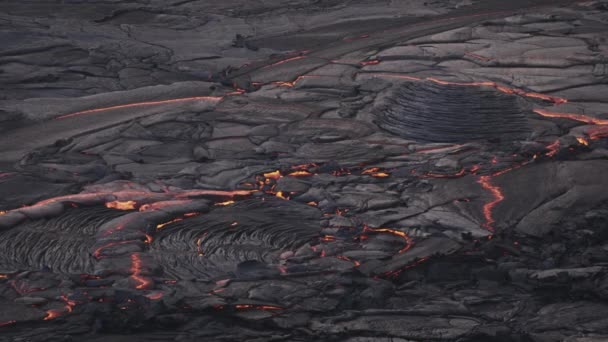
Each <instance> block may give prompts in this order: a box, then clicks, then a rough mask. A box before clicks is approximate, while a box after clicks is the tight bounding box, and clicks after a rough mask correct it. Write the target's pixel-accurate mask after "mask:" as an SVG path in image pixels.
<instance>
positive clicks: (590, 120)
mask: <svg viewBox="0 0 608 342" xmlns="http://www.w3.org/2000/svg"><path fill="white" fill-rule="evenodd" d="M534 113H536V114H538V115H542V116H544V117H547V118H560V119H570V120H575V121H579V122H584V123H586V124H589V125H608V120H603V119H597V118H594V117H591V116H587V115H583V114H574V113H557V112H550V111H548V110H544V109H535V110H534Z"/></svg>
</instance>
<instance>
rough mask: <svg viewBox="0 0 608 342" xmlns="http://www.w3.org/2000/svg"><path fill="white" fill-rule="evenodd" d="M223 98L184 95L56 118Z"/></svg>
mask: <svg viewBox="0 0 608 342" xmlns="http://www.w3.org/2000/svg"><path fill="white" fill-rule="evenodd" d="M223 98H224V97H223V96H193V97H182V98H178V99H169V100H159V101H144V102H135V103H127V104H123V105H116V106H110V107H103V108H95V109H88V110H82V111H79V112H74V113H69V114H64V115H60V116H58V117H56V118H55V119H67V118H71V117H74V116H79V115H85V114H93V113H99V112H106V111H111V110H116V109H126V108H135V107H146V106H158V105H164V104H173V103H181V102H196V101H211V102H219V101H221V100H222V99H223Z"/></svg>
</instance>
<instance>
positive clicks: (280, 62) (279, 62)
mask: <svg viewBox="0 0 608 342" xmlns="http://www.w3.org/2000/svg"><path fill="white" fill-rule="evenodd" d="M304 58H306V56H296V57H291V58H287V59H284V60H282V61H278V62H276V63H272V64H269V65H267V66H265V67H263V68H262V69H267V68H272V67H275V66H277V65H281V64H285V63H288V62H292V61H297V60H299V59H304Z"/></svg>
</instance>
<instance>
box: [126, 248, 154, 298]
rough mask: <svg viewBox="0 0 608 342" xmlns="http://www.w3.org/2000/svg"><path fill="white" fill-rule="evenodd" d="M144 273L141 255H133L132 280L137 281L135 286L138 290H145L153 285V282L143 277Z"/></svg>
mask: <svg viewBox="0 0 608 342" xmlns="http://www.w3.org/2000/svg"><path fill="white" fill-rule="evenodd" d="M141 273H142V262H141V258H140V256H139V254H137V253H133V254H131V279H133V280H134V281H135V283H136V284H137V285H136V286H135V288H136V289H138V290H143V289H146V288H148V287H150V285H152V281H151V280H150V279H148V278H145V277H143V276H142V275H141Z"/></svg>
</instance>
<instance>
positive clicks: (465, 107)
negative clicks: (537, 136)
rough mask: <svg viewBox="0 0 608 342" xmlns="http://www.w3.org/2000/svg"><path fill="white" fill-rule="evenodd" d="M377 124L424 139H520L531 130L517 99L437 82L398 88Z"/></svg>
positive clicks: (412, 137) (387, 129)
mask: <svg viewBox="0 0 608 342" xmlns="http://www.w3.org/2000/svg"><path fill="white" fill-rule="evenodd" d="M376 123H377V124H378V126H380V127H381V128H382V129H384V130H386V131H388V132H390V133H393V134H395V135H397V136H400V137H402V138H406V139H412V140H416V141H421V142H445V143H453V142H465V141H472V140H496V139H499V140H517V139H521V138H525V136H526V135H527V132H528V131H529V129H528V126H527V122H526V117H525V114H524V112H523V111H522V109H521V108H520V105H519V102H518V99H517V98H516V97H514V96H510V95H506V94H502V93H500V92H498V91H496V90H495V89H488V88H483V87H469V86H463V85H452V84H447V85H443V84H437V83H435V82H408V83H405V84H403V85H402V86H400V87H398V88H397V89H396V90H395V92H394V93H393V95H392V96H391V98H390V99H389V104H388V105H387V106H386V108H385V110H383V111H382V112H380V113H379V114H378V116H377V119H376Z"/></svg>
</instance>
